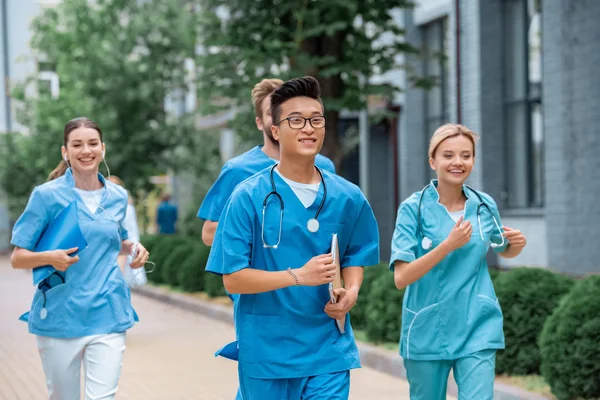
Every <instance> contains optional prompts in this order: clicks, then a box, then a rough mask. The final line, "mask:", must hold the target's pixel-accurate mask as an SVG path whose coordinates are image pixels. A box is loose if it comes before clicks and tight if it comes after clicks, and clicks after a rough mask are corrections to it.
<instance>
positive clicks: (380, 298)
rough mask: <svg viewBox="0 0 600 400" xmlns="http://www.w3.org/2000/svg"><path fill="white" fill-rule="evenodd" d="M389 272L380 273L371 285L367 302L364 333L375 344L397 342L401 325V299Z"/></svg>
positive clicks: (401, 296)
mask: <svg viewBox="0 0 600 400" xmlns="http://www.w3.org/2000/svg"><path fill="white" fill-rule="evenodd" d="M403 296H404V289H402V290H398V289H397V288H396V284H395V283H394V274H393V273H392V272H391V271H388V272H386V273H382V274H381V275H379V276H378V277H377V278H376V279H375V280H374V281H373V283H372V285H371V288H370V291H369V297H368V302H367V309H366V312H367V315H366V320H367V326H366V333H367V337H368V338H369V340H370V341H373V342H375V343H385V342H398V341H399V340H400V325H401V324H402V298H403Z"/></svg>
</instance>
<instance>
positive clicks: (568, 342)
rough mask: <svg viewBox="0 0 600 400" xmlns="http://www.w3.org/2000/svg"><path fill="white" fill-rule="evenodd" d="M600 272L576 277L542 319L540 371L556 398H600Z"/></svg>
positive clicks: (568, 399)
mask: <svg viewBox="0 0 600 400" xmlns="http://www.w3.org/2000/svg"><path fill="white" fill-rule="evenodd" d="M598 299H600V275H592V276H590V277H588V278H586V279H583V280H581V281H579V282H578V283H577V284H576V285H575V286H574V287H573V288H572V289H571V291H570V292H569V294H568V295H566V296H565V297H564V298H563V299H562V301H561V302H560V304H559V306H558V307H557V308H556V310H555V311H554V312H553V313H552V315H551V316H550V317H549V318H548V319H547V320H546V323H545V325H544V329H543V331H542V334H541V336H540V350H541V359H542V365H541V371H542V375H543V376H544V378H545V380H546V382H548V383H549V384H550V387H551V388H552V393H554V395H555V396H556V397H558V399H559V400H570V399H598V398H600V345H599V343H600V301H598Z"/></svg>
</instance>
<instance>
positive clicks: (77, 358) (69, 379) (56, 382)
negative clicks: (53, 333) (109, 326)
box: [36, 332, 125, 400]
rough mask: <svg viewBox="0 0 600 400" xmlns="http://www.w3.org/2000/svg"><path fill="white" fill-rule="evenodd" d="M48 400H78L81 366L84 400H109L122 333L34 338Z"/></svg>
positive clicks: (114, 387)
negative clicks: (82, 369)
mask: <svg viewBox="0 0 600 400" xmlns="http://www.w3.org/2000/svg"><path fill="white" fill-rule="evenodd" d="M36 339H37V346H38V351H39V352H40V356H41V358H42V365H43V367H44V373H45V374H46V385H47V386H48V398H49V400H79V399H80V398H81V397H80V393H81V388H80V382H81V363H82V362H83V368H84V373H85V400H112V399H114V398H115V393H117V387H118V383H119V376H120V375H121V366H122V365H123V354H124V352H125V332H123V333H113V334H109V335H94V336H85V337H81V338H75V339H56V338H51V337H46V336H37V337H36Z"/></svg>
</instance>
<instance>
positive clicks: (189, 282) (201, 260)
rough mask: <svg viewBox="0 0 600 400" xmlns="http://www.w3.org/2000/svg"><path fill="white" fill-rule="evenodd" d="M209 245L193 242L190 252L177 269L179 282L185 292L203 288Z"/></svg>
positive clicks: (198, 290)
mask: <svg viewBox="0 0 600 400" xmlns="http://www.w3.org/2000/svg"><path fill="white" fill-rule="evenodd" d="M209 254H210V247H207V246H205V245H204V244H202V243H196V244H194V247H193V250H192V252H191V254H190V255H189V256H188V257H187V258H186V259H185V260H184V261H183V263H182V264H181V268H180V269H179V283H180V285H181V287H182V288H183V290H185V291H186V292H201V291H202V290H204V276H205V275H206V272H204V269H205V268H206V261H207V260H208V255H209Z"/></svg>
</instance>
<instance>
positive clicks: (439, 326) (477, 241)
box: [390, 180, 506, 360]
mask: <svg viewBox="0 0 600 400" xmlns="http://www.w3.org/2000/svg"><path fill="white" fill-rule="evenodd" d="M436 188H437V180H433V181H432V182H431V185H430V186H428V187H427V188H426V189H424V191H423V192H417V193H414V194H413V195H412V196H410V197H409V198H408V199H406V200H405V201H404V202H403V203H402V204H401V205H400V207H399V209H398V216H397V219H396V229H395V231H394V235H393V238H392V257H391V260H390V268H391V269H392V270H393V269H394V262H395V261H404V262H407V263H410V262H412V261H414V260H416V259H417V258H419V257H422V256H423V255H425V254H426V253H428V252H429V251H431V250H432V249H434V248H435V247H436V246H438V245H439V244H440V243H441V242H442V241H443V240H445V239H446V238H447V237H448V235H449V234H450V231H451V230H452V228H453V227H454V225H455V224H456V223H455V222H454V220H453V219H452V217H451V216H450V214H449V213H448V211H447V209H446V208H445V207H444V206H443V205H442V204H441V203H439V194H438V192H437V189H436ZM463 192H464V194H465V195H466V197H467V201H466V203H465V213H464V221H469V222H470V223H471V226H472V227H473V233H472V234H471V240H470V241H469V242H468V243H467V244H465V245H464V246H462V247H461V248H459V249H456V250H454V251H453V252H451V253H450V254H449V255H448V256H446V257H445V258H444V259H443V260H442V261H441V262H440V263H439V264H437V265H436V266H435V267H433V269H431V270H430V271H429V272H428V273H427V274H426V275H425V276H423V277H422V278H421V279H419V280H418V281H416V282H415V283H413V284H411V285H409V286H408V287H407V289H406V292H405V294H404V303H403V311H402V331H401V338H400V355H401V356H402V357H403V358H406V359H412V360H453V359H458V358H461V357H464V356H466V355H469V354H472V353H475V352H477V351H480V350H484V349H503V348H504V333H503V330H502V325H503V317H502V311H501V309H500V305H499V304H498V299H497V298H496V294H495V292H494V287H493V285H492V280H491V278H490V275H489V272H488V266H487V261H486V254H487V251H488V248H489V246H490V240H493V242H494V243H500V242H501V241H502V238H501V236H500V234H501V233H500V232H499V231H498V229H497V228H496V225H495V224H494V221H493V220H492V217H491V215H490V212H489V211H488V210H487V208H485V207H481V224H482V229H483V237H484V241H482V240H481V237H480V234H479V224H478V222H477V206H478V204H479V202H480V201H479V199H478V198H477V195H476V194H475V193H473V191H472V190H471V189H468V188H467V187H466V186H463ZM421 193H422V194H423V201H422V204H421V224H422V229H423V233H424V234H425V236H426V237H428V238H429V239H431V240H432V241H433V245H432V246H431V248H430V249H428V250H424V249H423V248H422V246H421V240H422V238H423V235H421V234H418V233H417V225H418V223H417V215H418V205H419V199H420V197H421ZM478 193H479V194H480V195H481V197H482V199H483V201H484V202H485V203H486V204H487V205H488V206H489V207H490V209H491V210H492V212H493V213H494V216H495V217H496V219H497V221H498V224H499V226H500V227H502V223H501V222H500V215H499V213H498V208H497V206H496V203H495V202H494V200H493V199H492V198H491V197H490V196H488V195H487V194H485V193H482V192H478ZM505 249H506V245H505V246H503V247H499V248H495V249H494V250H495V251H496V252H501V251H504V250H505Z"/></svg>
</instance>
